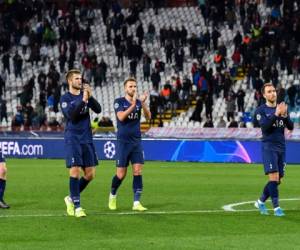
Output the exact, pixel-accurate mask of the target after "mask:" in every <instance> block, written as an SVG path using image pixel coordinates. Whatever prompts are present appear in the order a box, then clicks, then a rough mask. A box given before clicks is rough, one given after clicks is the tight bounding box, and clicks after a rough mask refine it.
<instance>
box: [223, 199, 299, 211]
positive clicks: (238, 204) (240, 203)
mask: <svg viewBox="0 0 300 250" xmlns="http://www.w3.org/2000/svg"><path fill="white" fill-rule="evenodd" d="M299 200H300V198H286V199H280V201H299ZM254 202H255V201H243V202H237V203H232V204H228V205H224V206H223V207H222V209H223V210H224V211H226V212H242V211H246V210H236V209H234V207H238V206H241V205H245V204H251V203H252V204H254ZM247 211H249V210H247ZM253 211H257V209H253Z"/></svg>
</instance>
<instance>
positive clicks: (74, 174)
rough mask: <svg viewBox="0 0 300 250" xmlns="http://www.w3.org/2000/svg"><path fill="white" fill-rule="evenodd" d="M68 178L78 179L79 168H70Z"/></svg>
mask: <svg viewBox="0 0 300 250" xmlns="http://www.w3.org/2000/svg"><path fill="white" fill-rule="evenodd" d="M70 176H71V177H74V178H79V177H80V168H79V167H72V168H70Z"/></svg>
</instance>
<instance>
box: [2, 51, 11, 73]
mask: <svg viewBox="0 0 300 250" xmlns="http://www.w3.org/2000/svg"><path fill="white" fill-rule="evenodd" d="M2 64H3V70H4V71H6V70H7V72H8V74H10V55H9V52H5V53H4V54H3V56H2Z"/></svg>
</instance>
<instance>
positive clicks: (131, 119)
mask: <svg viewBox="0 0 300 250" xmlns="http://www.w3.org/2000/svg"><path fill="white" fill-rule="evenodd" d="M130 106H131V103H130V102H129V101H127V100H126V98H125V97H121V98H117V99H115V101H114V108H115V112H116V115H117V113H118V112H119V111H125V110H126V109H128V108H129V107H130ZM141 109H142V103H141V101H140V100H137V101H136V106H135V108H134V110H133V111H132V112H131V113H130V114H129V115H128V117H127V118H126V119H125V120H124V121H120V120H119V119H118V117H117V128H118V133H117V138H118V140H120V141H123V142H133V143H134V142H138V141H140V140H141V124H140V119H141Z"/></svg>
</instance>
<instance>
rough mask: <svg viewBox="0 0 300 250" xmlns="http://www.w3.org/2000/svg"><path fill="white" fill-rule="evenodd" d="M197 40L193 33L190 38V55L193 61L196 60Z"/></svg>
mask: <svg viewBox="0 0 300 250" xmlns="http://www.w3.org/2000/svg"><path fill="white" fill-rule="evenodd" d="M198 43H199V41H198V38H197V36H196V34H195V33H193V34H192V37H191V38H190V54H191V57H192V58H193V59H196V58H198Z"/></svg>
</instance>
